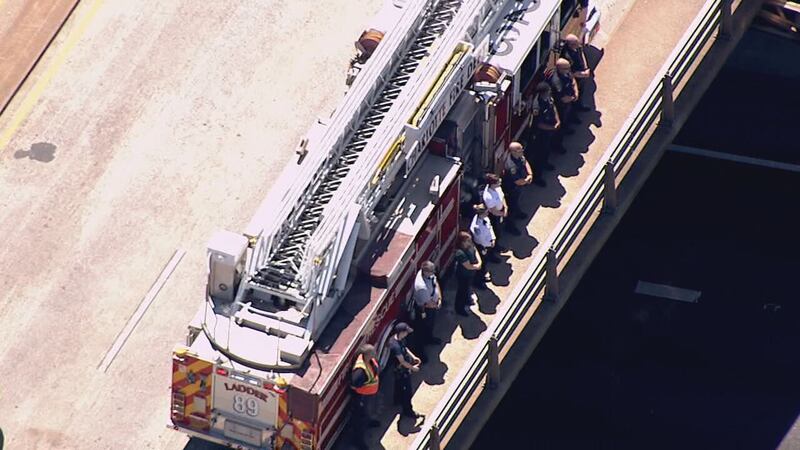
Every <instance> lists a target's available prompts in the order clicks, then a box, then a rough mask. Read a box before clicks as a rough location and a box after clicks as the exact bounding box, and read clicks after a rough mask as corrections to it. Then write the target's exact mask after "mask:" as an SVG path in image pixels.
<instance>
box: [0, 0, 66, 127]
mask: <svg viewBox="0 0 800 450" xmlns="http://www.w3.org/2000/svg"><path fill="white" fill-rule="evenodd" d="M78 1H79V0H51V1H47V2H35V1H30V0H8V1H6V2H3V1H0V113H2V112H3V111H4V110H5V108H6V106H7V105H8V103H9V102H10V101H11V98H12V97H13V96H14V94H15V93H16V92H17V89H19V86H20V85H21V84H22V82H23V81H25V78H27V76H28V73H30V71H31V70H32V69H33V66H35V65H36V63H37V61H39V57H40V56H41V55H42V54H43V53H44V51H45V50H46V49H47V47H48V46H49V45H50V42H51V41H52V40H53V38H55V36H56V34H57V33H58V31H59V30H60V29H61V26H62V25H63V24H64V22H66V20H67V18H69V15H70V14H71V13H72V10H73V9H74V8H75V6H77V4H78Z"/></svg>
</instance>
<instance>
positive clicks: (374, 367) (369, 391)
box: [352, 355, 378, 395]
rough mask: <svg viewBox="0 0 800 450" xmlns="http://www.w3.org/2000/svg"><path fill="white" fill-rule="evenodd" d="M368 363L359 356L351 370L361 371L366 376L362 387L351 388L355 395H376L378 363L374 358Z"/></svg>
mask: <svg viewBox="0 0 800 450" xmlns="http://www.w3.org/2000/svg"><path fill="white" fill-rule="evenodd" d="M369 362H370V363H369V364H367V363H366V362H364V356H363V355H359V357H358V359H356V363H355V364H354V365H353V370H356V369H361V370H363V371H364V373H365V374H367V382H366V383H364V384H363V385H362V386H359V387H355V386H352V388H353V390H354V391H355V392H356V394H360V395H375V394H377V393H378V361H376V360H375V358H373V359H370V361H369Z"/></svg>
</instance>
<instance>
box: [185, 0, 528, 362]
mask: <svg viewBox="0 0 800 450" xmlns="http://www.w3.org/2000/svg"><path fill="white" fill-rule="evenodd" d="M512 3H513V4H516V3H519V4H520V5H523V4H524V6H525V7H529V6H530V5H529V4H534V5H535V3H536V2H533V1H532V0H526V1H518V0H407V1H401V0H394V1H388V2H387V5H386V6H385V7H384V10H383V11H382V14H384V15H385V17H384V18H385V19H386V18H387V17H388V20H386V22H387V23H393V24H394V26H393V27H392V28H391V29H389V30H388V31H387V32H386V33H385V35H384V36H382V39H381V41H380V44H379V45H378V46H377V47H376V48H375V49H374V52H373V53H372V54H371V55H370V57H369V60H368V61H366V62H365V63H364V64H363V65H362V66H361V67H360V71H359V72H358V74H357V76H356V77H355V78H354V79H352V80H351V81H352V84H351V86H350V88H349V90H348V91H347V93H346V95H345V97H344V99H343V100H342V102H341V103H340V105H339V107H338V108H337V109H336V111H335V112H334V113H333V114H332V115H331V117H329V118H328V119H324V120H322V119H320V120H317V122H316V123H315V124H314V125H312V127H311V128H310V130H309V133H308V135H307V136H306V138H304V139H303V140H302V141H301V143H300V145H299V146H298V148H297V155H298V158H297V162H296V164H294V165H291V166H290V167H289V168H287V169H286V170H285V171H284V173H283V174H282V176H281V177H280V178H279V179H278V181H277V182H276V188H275V189H273V190H272V191H271V193H270V194H269V195H268V197H267V198H266V199H265V200H264V202H263V203H262V206H261V207H260V208H259V211H258V212H257V214H256V215H255V217H254V218H253V220H252V221H251V223H250V224H249V225H248V227H247V228H246V230H245V232H244V233H243V234H238V233H232V232H226V231H222V232H218V233H216V234H215V235H214V236H213V237H212V239H211V241H210V242H209V246H208V264H209V280H208V286H207V292H206V302H205V307H204V308H203V309H202V310H201V314H199V315H198V317H197V318H196V319H195V321H193V325H192V326H190V333H194V334H197V333H200V332H203V333H205V334H206V335H207V336H208V338H209V341H210V342H211V343H212V345H213V346H214V347H215V348H216V349H217V350H218V351H220V352H221V353H223V354H225V355H226V356H228V357H229V358H230V359H231V360H234V361H237V362H239V363H243V364H246V365H248V366H250V367H254V368H257V369H259V370H277V371H281V370H282V371H289V370H293V369H295V368H297V367H299V366H300V365H301V364H302V363H303V361H304V359H305V358H306V356H307V355H308V352H309V351H310V350H311V349H312V348H313V345H314V342H315V340H316V339H317V338H318V337H319V336H320V334H321V333H322V331H323V330H324V328H325V326H326V325H327V324H328V322H329V321H330V319H331V317H332V316H333V315H334V314H335V312H336V310H337V308H338V306H339V305H340V303H341V301H342V299H343V297H344V295H345V294H346V293H347V292H348V289H349V287H350V285H351V284H352V282H353V279H354V272H355V271H356V270H355V269H354V266H355V264H356V262H357V261H359V259H360V258H361V256H363V253H364V250H365V249H366V248H367V247H368V245H367V244H368V243H369V242H370V240H371V239H373V238H374V233H375V230H377V229H379V228H380V226H381V225H382V224H383V223H385V221H386V220H387V214H386V211H385V210H384V209H383V208H384V205H385V203H386V202H387V200H389V199H391V196H392V188H393V187H394V186H397V184H396V183H395V182H396V181H397V180H398V179H400V178H402V177H404V176H406V175H407V174H408V173H410V172H411V170H412V169H413V167H414V165H415V163H416V162H417V160H418V158H419V157H420V155H421V153H422V152H423V150H424V149H425V148H426V145H427V144H428V142H429V141H430V140H431V138H432V137H433V134H434V132H435V131H436V129H437V128H438V126H439V125H440V124H441V123H442V121H443V120H444V118H445V116H446V115H447V113H448V111H449V110H450V108H451V107H452V106H453V104H454V103H455V102H456V101H457V100H458V98H459V96H460V95H461V93H462V92H463V91H464V89H466V88H467V87H468V85H469V84H470V81H471V79H472V76H473V73H474V72H475V70H476V68H477V65H478V64H479V62H480V60H481V59H482V58H484V57H485V56H486V54H487V52H488V48H489V47H490V44H491V43H490V42H488V33H489V30H488V29H487V28H488V26H487V24H490V23H492V22H493V21H494V20H495V18H496V14H497V11H501V10H502V9H503V7H504V6H506V5H507V4H512ZM476 101H478V100H476ZM432 189H435V186H432ZM254 339H255V341H254ZM259 339H260V340H259Z"/></svg>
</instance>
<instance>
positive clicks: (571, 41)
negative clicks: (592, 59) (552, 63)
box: [561, 34, 592, 111]
mask: <svg viewBox="0 0 800 450" xmlns="http://www.w3.org/2000/svg"><path fill="white" fill-rule="evenodd" d="M561 57H562V58H564V59H566V60H568V61H569V63H570V70H571V71H572V77H573V78H574V79H575V82H576V83H577V84H578V93H579V96H578V101H577V102H576V108H578V110H580V111H590V110H591V109H592V108H590V107H589V106H587V105H586V96H585V95H584V92H585V89H584V87H585V85H586V80H587V79H589V78H590V77H591V76H592V69H590V68H589V63H588V62H587V61H586V54H584V52H583V46H582V45H581V43H580V40H579V39H578V36H575V35H574V34H568V35H567V36H566V37H565V38H564V48H563V50H562V51H561Z"/></svg>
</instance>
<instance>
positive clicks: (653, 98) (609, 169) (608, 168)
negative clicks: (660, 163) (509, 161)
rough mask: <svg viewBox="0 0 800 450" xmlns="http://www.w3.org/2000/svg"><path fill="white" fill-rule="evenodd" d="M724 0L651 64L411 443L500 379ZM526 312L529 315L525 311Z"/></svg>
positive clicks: (431, 433)
mask: <svg viewBox="0 0 800 450" xmlns="http://www.w3.org/2000/svg"><path fill="white" fill-rule="evenodd" d="M731 4H732V0H708V1H707V2H706V3H705V4H704V5H703V7H702V9H701V11H700V12H699V13H698V15H697V16H696V18H695V19H694V21H693V22H692V24H691V25H690V26H689V28H688V30H687V31H686V33H685V34H684V35H683V37H682V38H681V40H680V41H679V42H678V44H677V45H676V47H675V49H674V50H673V51H672V53H671V54H670V56H669V57H668V58H667V61H666V63H665V64H664V65H663V66H662V67H661V68H660V69H659V71H658V72H657V74H656V76H655V77H654V79H653V81H652V82H651V83H650V85H649V86H648V88H647V90H646V91H645V93H644V95H642V97H641V99H640V100H639V102H638V103H637V105H636V106H635V107H634V108H633V110H632V113H631V115H630V116H629V117H628V119H627V120H626V121H625V123H624V124H623V126H622V128H621V129H620V131H619V133H617V135H616V136H615V138H614V140H613V141H612V143H611V144H610V145H609V147H608V148H607V150H606V151H605V153H604V154H603V157H602V158H601V159H600V161H605V162H604V163H601V164H598V165H597V166H596V167H595V168H594V170H593V171H592V172H591V174H590V175H589V179H588V180H587V181H586V182H585V183H584V185H583V187H582V189H581V191H580V192H579V194H578V196H577V198H576V199H575V200H574V201H573V202H572V204H571V205H570V207H569V209H568V210H567V213H566V214H565V215H564V216H563V217H562V218H561V220H560V221H559V223H558V224H557V225H556V228H555V230H556V232H555V233H553V234H551V235H550V237H549V238H548V240H547V241H545V243H544V245H542V248H543V249H547V251H546V252H543V251H540V252H538V253H537V254H536V255H535V256H534V258H535V259H534V262H533V264H531V266H530V267H529V268H528V270H527V272H526V273H525V275H524V276H523V280H524V281H523V282H521V283H519V284H518V285H517V286H516V288H515V289H514V291H513V293H512V294H511V296H510V299H511V300H510V301H508V302H506V303H505V304H504V305H503V307H502V308H501V309H500V311H498V315H497V317H496V318H495V320H494V321H492V323H491V325H489V328H488V329H487V330H486V331H485V332H484V333H483V334H482V335H481V337H480V338H479V340H478V342H477V345H476V346H475V349H474V350H473V351H472V353H471V354H470V355H469V357H468V359H467V363H466V364H465V365H464V367H463V368H462V369H461V371H460V372H459V373H458V376H457V377H456V379H455V381H454V382H453V384H452V385H451V386H450V388H449V389H448V390H447V392H446V393H445V395H444V397H443V398H442V400H441V401H440V402H439V404H438V405H437V406H436V408H435V409H434V411H433V413H432V414H431V415H430V416H429V417H428V420H427V421H426V422H425V424H424V425H423V427H422V429H421V431H420V433H419V436H418V437H417V439H416V440H415V441H414V443H413V444H412V445H411V448H412V449H417V450H425V449H429V450H439V449H440V448H441V447H442V442H447V440H449V438H450V437H451V436H452V434H453V433H454V432H455V429H454V427H455V426H456V425H457V420H458V418H459V415H460V414H461V413H462V411H463V410H464V408H466V407H467V405H468V404H469V403H470V401H472V400H473V399H474V398H475V394H476V393H477V392H478V391H480V390H481V389H483V388H484V386H485V388H488V389H493V388H494V387H495V386H496V385H497V383H498V382H499V380H500V375H501V374H500V362H501V358H500V355H503V354H505V352H507V351H508V350H509V349H510V348H511V346H512V345H513V344H514V342H515V340H516V337H515V332H516V331H518V330H520V325H524V324H523V321H525V320H526V317H528V316H530V315H531V314H535V313H536V310H537V309H538V307H539V305H541V303H542V302H538V303H537V302H536V300H537V299H538V298H539V297H540V295H542V294H544V295H543V301H544V302H547V301H553V300H556V299H557V298H558V295H559V292H558V291H559V289H558V275H559V273H558V262H559V261H560V260H561V259H562V258H564V257H566V256H567V254H568V253H569V252H570V251H571V250H573V244H574V243H575V241H576V239H577V238H578V236H579V235H580V234H581V233H582V232H584V231H585V230H586V228H587V225H588V223H589V221H590V219H591V217H592V215H593V214H595V212H596V211H598V209H599V210H600V211H601V213H604V214H613V213H614V210H615V209H616V206H617V199H616V189H617V185H618V184H619V182H621V180H622V179H623V178H624V174H623V168H625V167H626V166H627V164H628V163H629V161H630V159H631V158H632V157H633V155H634V153H635V151H636V149H637V148H638V147H639V144H640V143H641V142H642V140H643V139H644V137H645V136H646V135H647V133H648V132H649V131H650V130H651V129H652V127H653V126H658V127H671V126H672V121H673V118H674V113H675V111H674V95H673V94H674V91H676V88H681V87H682V86H683V85H684V84H685V83H684V81H685V78H686V74H687V73H688V72H689V69H690V68H691V66H692V65H693V64H694V63H696V62H697V58H698V55H700V52H701V51H702V49H703V47H705V46H706V45H707V44H708V43H709V41H710V40H711V39H712V38H714V37H716V38H717V39H725V38H727V37H728V36H729V33H730V30H731V9H732V7H731ZM531 317H532V316H531Z"/></svg>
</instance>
